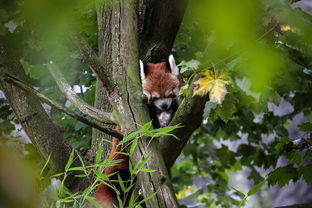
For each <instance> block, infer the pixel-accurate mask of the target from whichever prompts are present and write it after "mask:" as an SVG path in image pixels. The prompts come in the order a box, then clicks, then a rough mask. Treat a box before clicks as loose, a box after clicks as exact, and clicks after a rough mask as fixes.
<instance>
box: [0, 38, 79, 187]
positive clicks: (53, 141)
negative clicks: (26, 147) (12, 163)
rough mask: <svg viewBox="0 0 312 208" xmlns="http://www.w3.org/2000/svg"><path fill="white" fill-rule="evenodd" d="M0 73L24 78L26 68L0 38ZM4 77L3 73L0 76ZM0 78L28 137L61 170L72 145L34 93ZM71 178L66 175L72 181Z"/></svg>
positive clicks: (69, 182)
mask: <svg viewBox="0 0 312 208" xmlns="http://www.w3.org/2000/svg"><path fill="white" fill-rule="evenodd" d="M0 73H1V74H3V73H10V74H11V75H14V76H16V77H17V78H19V79H21V80H26V75H25V72H24V70H23V68H22V65H21V64H20V62H19V59H18V57H17V56H15V55H14V54H13V52H12V51H10V49H9V48H8V47H7V46H5V45H4V42H2V41H1V40H0ZM2 78H3V77H2ZM2 78H1V79H0V87H1V90H2V91H3V92H4V94H5V96H6V98H7V100H8V101H9V103H10V105H11V107H12V109H13V110H14V113H15V115H16V116H17V118H18V120H19V121H20V123H21V125H22V127H23V129H24V130H25V131H26V133H27V135H28V137H29V138H30V140H31V141H32V143H33V144H34V146H35V147H36V148H37V149H38V151H39V153H40V154H41V155H42V157H43V158H44V159H47V158H48V157H49V155H51V158H50V162H49V167H50V168H51V169H52V170H53V171H55V172H63V171H64V167H65V164H66V162H67V159H68V157H69V155H70V153H71V147H70V146H69V144H68V143H67V142H66V140H65V139H64V138H63V136H62V134H61V132H60V130H59V129H58V128H57V127H56V126H55V125H54V123H53V122H52V120H51V119H50V118H49V116H48V115H47V113H46V112H45V110H44V109H43V107H42V105H41V103H40V102H39V100H38V98H37V97H36V96H33V95H31V94H30V93H28V92H25V91H24V90H22V89H20V88H18V87H15V86H13V85H12V84H9V83H7V82H5V81H4V80H3V79H2ZM72 179H73V178H71V179H69V181H68V185H69V186H70V185H71V182H73V180H72Z"/></svg>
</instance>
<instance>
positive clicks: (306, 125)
mask: <svg viewBox="0 0 312 208" xmlns="http://www.w3.org/2000/svg"><path fill="white" fill-rule="evenodd" d="M298 127H299V130H300V131H308V132H309V131H312V123H304V124H301V125H298Z"/></svg>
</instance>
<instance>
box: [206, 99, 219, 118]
mask: <svg viewBox="0 0 312 208" xmlns="http://www.w3.org/2000/svg"><path fill="white" fill-rule="evenodd" d="M216 107H217V104H216V103H212V102H209V101H208V102H206V104H205V109H204V115H203V118H204V119H206V118H209V115H210V112H211V110H213V109H215V108H216Z"/></svg>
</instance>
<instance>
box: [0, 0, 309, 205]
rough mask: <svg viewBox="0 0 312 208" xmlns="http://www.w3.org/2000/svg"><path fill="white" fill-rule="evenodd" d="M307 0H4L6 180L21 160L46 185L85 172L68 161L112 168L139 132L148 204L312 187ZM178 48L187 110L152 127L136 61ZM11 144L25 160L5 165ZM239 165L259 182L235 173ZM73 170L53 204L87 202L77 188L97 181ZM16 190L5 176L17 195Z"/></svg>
mask: <svg viewBox="0 0 312 208" xmlns="http://www.w3.org/2000/svg"><path fill="white" fill-rule="evenodd" d="M301 5H302V4H300V1H299V2H297V1H291V0H287V1H282V0H279V1H269V0H254V1H250V0H237V1H227V0H210V1H206V0H197V1H190V2H187V1H176V0H175V1H167V0H159V1H153V0H151V1H143V0H140V1H134V0H118V1H116V2H115V1H112V0H96V1H88V2H86V1H81V0H73V1H58V0H53V1H51V0H49V1H48V0H46V1H43V0H14V1H12V0H5V1H1V2H0V53H1V55H0V75H1V79H0V89H1V92H3V93H2V94H1V95H3V96H1V97H0V115H1V119H0V138H1V140H0V144H1V148H0V178H1V177H2V175H5V173H3V172H1V170H3V169H9V170H11V169H12V171H13V172H18V170H19V169H18V168H20V166H21V167H22V166H23V165H25V164H19V162H20V161H19V162H17V161H18V160H19V159H22V160H23V161H27V163H26V164H28V165H26V166H27V167H24V166H23V167H22V169H23V168H25V170H26V169H27V170H28V168H29V166H30V167H31V168H30V169H31V170H30V172H31V171H34V170H35V171H34V172H36V173H37V174H35V175H36V177H37V176H38V174H39V177H38V178H36V179H34V180H35V181H37V182H33V183H38V184H40V185H38V186H40V188H39V190H40V191H39V192H40V193H41V194H42V192H43V191H42V190H47V188H46V187H48V186H49V185H50V186H49V187H50V188H51V184H50V182H51V181H50V179H51V178H52V179H51V180H53V181H54V182H55V180H56V179H55V178H57V177H59V176H61V175H55V174H56V173H60V172H64V170H65V174H64V175H66V174H67V172H70V171H69V170H71V171H82V170H84V171H85V174H86V172H87V171H86V170H87V169H83V168H80V169H79V168H76V169H70V167H69V165H72V164H71V163H73V164H74V166H76V167H80V166H81V165H82V166H83V167H84V168H85V167H88V168H89V167H91V166H92V164H99V163H100V164H101V165H100V166H97V165H95V166H96V168H99V169H97V170H96V171H94V172H93V173H92V174H95V175H96V176H97V177H104V176H99V175H100V174H101V173H102V169H103V168H104V167H105V166H107V165H109V164H110V161H107V158H106V156H107V154H108V153H109V147H110V138H111V136H115V137H118V138H123V139H124V140H123V141H124V143H125V144H126V143H127V142H130V144H129V152H130V155H131V164H132V165H133V167H134V168H133V170H132V172H133V173H135V175H136V174H138V175H139V181H138V184H140V187H141V190H142V189H143V192H144V193H143V198H145V199H146V200H144V199H143V202H144V203H146V205H147V207H166V206H168V205H169V206H170V205H172V206H173V207H177V206H178V205H177V203H176V200H177V202H178V203H179V206H180V207H191V206H192V207H211V208H213V207H245V206H248V207H251V205H250V204H251V201H252V202H253V203H255V204H256V205H255V206H260V207H272V204H270V203H271V202H270V199H269V197H266V196H265V194H266V193H267V189H268V187H271V186H279V187H285V186H286V185H288V184H291V183H296V182H297V181H299V180H303V181H304V182H306V183H308V184H311V183H312V174H311V172H312V165H311V160H312V148H311V145H312V144H311V142H312V141H311V131H312V117H311V116H312V114H311V112H312V111H311V107H312V106H311V103H312V94H311V93H312V90H311V85H312V42H311V41H312V39H311V37H312V17H311V14H309V13H308V12H307V10H306V7H302V6H301ZM182 17H183V20H182ZM171 53H172V54H173V55H174V56H175V57H176V61H177V63H178V66H179V68H180V74H181V81H182V87H181V91H180V94H181V95H180V99H179V109H178V111H177V113H176V115H175V117H174V118H173V120H172V122H171V123H170V126H169V127H166V128H164V129H161V130H159V131H158V130H152V128H151V123H150V122H149V121H150V118H149V116H148V113H147V109H146V105H145V102H146V99H145V98H144V96H143V93H141V88H140V81H139V65H138V63H139V62H138V60H139V59H142V60H143V61H144V62H160V61H165V60H167V58H168V56H169V54H171ZM39 100H40V102H39ZM115 124H119V125H121V126H122V127H123V130H124V131H123V132H116V131H115V130H114V129H113V127H114V125H115ZM23 129H24V130H25V132H26V134H27V136H28V137H27V138H29V139H30V140H31V141H29V140H27V139H26V140H25V139H23V138H26V136H25V135H24V134H23V133H21V132H23ZM150 138H152V139H150ZM99 147H100V148H99ZM143 147H145V148H146V149H144V148H143ZM7 148H9V149H10V151H11V149H13V150H14V154H15V152H16V153H18V154H17V155H19V156H18V157H19V159H16V160H15V159H14V164H16V166H15V165H11V166H12V167H11V166H10V165H9V164H7V163H5V162H2V161H5V160H6V159H7V158H8V157H11V155H12V153H10V152H7ZM72 150H74V152H75V154H77V155H79V156H77V157H79V159H76V160H74V159H73V157H74V156H73V151H72ZM14 158H15V157H14ZM177 158H178V159H177ZM68 160H69V161H68ZM100 161H101V162H100ZM12 164H13V163H12ZM136 164H137V166H136ZM19 165H20V166H19ZM89 165H90V166H89ZM8 166H10V167H11V168H7V167H8ZM47 166H48V167H49V168H47ZM23 170H24V169H23ZM139 172H142V173H139ZM237 172H245V173H244V174H245V175H244V177H247V178H248V183H249V186H247V187H246V186H245V187H244V186H242V185H241V183H243V182H242V181H238V182H235V181H234V179H233V178H234V177H235V176H234V175H235V173H237ZM169 173H170V174H169ZM88 174H89V172H88ZM17 175H19V174H17ZM21 175H22V174H21ZM64 175H62V176H64ZM68 175H69V176H68V179H66V180H67V182H66V184H65V185H64V184H62V185H61V187H63V186H64V190H65V189H66V191H64V193H61V194H60V192H58V194H57V197H56V198H53V197H52V198H53V199H52V200H51V201H49V200H50V198H49V197H48V198H49V200H46V205H48V204H49V203H50V204H49V205H51V204H52V205H53V206H59V207H61V206H65V205H66V206H74V207H83V206H85V204H83V203H82V204H79V203H78V204H75V203H73V201H75V200H72V198H75V197H76V195H75V193H81V192H83V189H82V188H81V187H83V188H86V187H88V185H90V181H89V183H88V182H86V181H85V180H84V179H81V178H78V177H73V178H72V177H71V174H68ZM72 175H73V174H72ZM81 175H83V174H81ZM86 175H87V174H86ZM102 175H103V174H102ZM159 175H160V176H161V177H163V178H160V179H159V177H158V176H159ZM31 176H32V174H29V177H30V178H32V177H31ZM23 177H25V179H24V180H25V181H31V180H30V179H28V178H27V177H28V174H25V176H23ZM66 177H67V175H66ZM66 177H65V178H66ZM93 179H94V178H93ZM22 180H23V179H22ZM102 180H105V179H102ZM38 181H40V182H38ZM163 181H165V182H163ZM97 182H98V183H99V181H97ZM55 183H56V182H55ZM145 183H146V184H149V185H151V184H153V188H154V189H155V190H154V189H152V188H151V189H150V190H148V187H147V188H146V189H144V184H145ZM77 184H79V186H77ZM86 184H87V185H86ZM146 184H145V185H146ZM12 186H13V188H14V189H18V185H17V184H15V183H13V182H12ZM6 187H7V186H6V184H4V185H3V184H2V182H1V180H0V193H2V192H3V193H5V194H6V195H4V196H8V198H9V199H10V197H12V196H11V194H10V192H7V190H6ZM25 187H29V186H28V185H27V184H25ZM65 187H67V188H68V189H67V188H65ZM90 187H91V188H90ZM94 187H95V184H93V186H89V188H88V189H85V190H89V189H90V192H91V191H92V188H93V189H94ZM299 188H300V187H299ZM138 189H139V188H138ZM159 190H161V191H159ZM280 190H283V189H280ZM79 191H80V192H79ZM30 192H31V193H33V192H35V191H33V192H32V191H30ZM137 192H139V191H137ZM86 193H87V192H86ZM154 193H155V194H154ZM174 193H175V194H174ZM34 194H37V195H38V193H34ZM72 194H73V195H72ZM43 195H44V194H43ZM155 195H156V196H155ZM255 195H256V197H255ZM83 196H84V197H85V198H84V199H86V200H89V202H93V201H92V198H91V197H90V198H88V197H89V195H88V194H85V195H83ZM167 196H168V197H167ZM14 197H15V198H18V197H20V196H19V195H14V194H13V198H14ZM29 197H31V196H30V195H29V196H26V198H29ZM166 197H167V198H166ZM176 198H177V199H176ZM161 199H166V200H167V201H166V200H164V201H165V202H162V200H161ZM6 200H7V199H6ZM66 200H70V202H69V201H68V202H67V201H66ZM153 200H154V201H153ZM25 201H26V202H25V203H26V204H27V203H28V204H27V206H29V207H32V206H33V205H32V204H33V203H37V202H34V201H32V202H28V201H27V200H25ZM48 201H49V202H48ZM141 202H142V201H141ZM143 202H142V203H141V204H140V203H138V204H136V206H137V207H140V206H141V205H142V206H143ZM302 202H303V203H306V202H308V201H302ZM1 203H2V202H1V201H0V205H1ZM3 203H4V205H6V204H5V203H8V202H3ZM14 203H15V202H14ZM18 203H19V202H18ZM21 203H22V202H21ZM279 205H280V204H279ZM282 205H286V204H282Z"/></svg>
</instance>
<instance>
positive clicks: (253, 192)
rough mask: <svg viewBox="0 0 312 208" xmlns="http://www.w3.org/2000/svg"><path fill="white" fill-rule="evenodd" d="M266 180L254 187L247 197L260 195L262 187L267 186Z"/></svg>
mask: <svg viewBox="0 0 312 208" xmlns="http://www.w3.org/2000/svg"><path fill="white" fill-rule="evenodd" d="M265 182H266V180H263V181H261V182H260V183H258V184H257V185H255V186H254V187H252V188H251V189H250V190H249V191H248V193H247V196H252V195H254V194H256V193H258V192H259V191H260V189H261V187H262V186H263V185H264V184H265Z"/></svg>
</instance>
